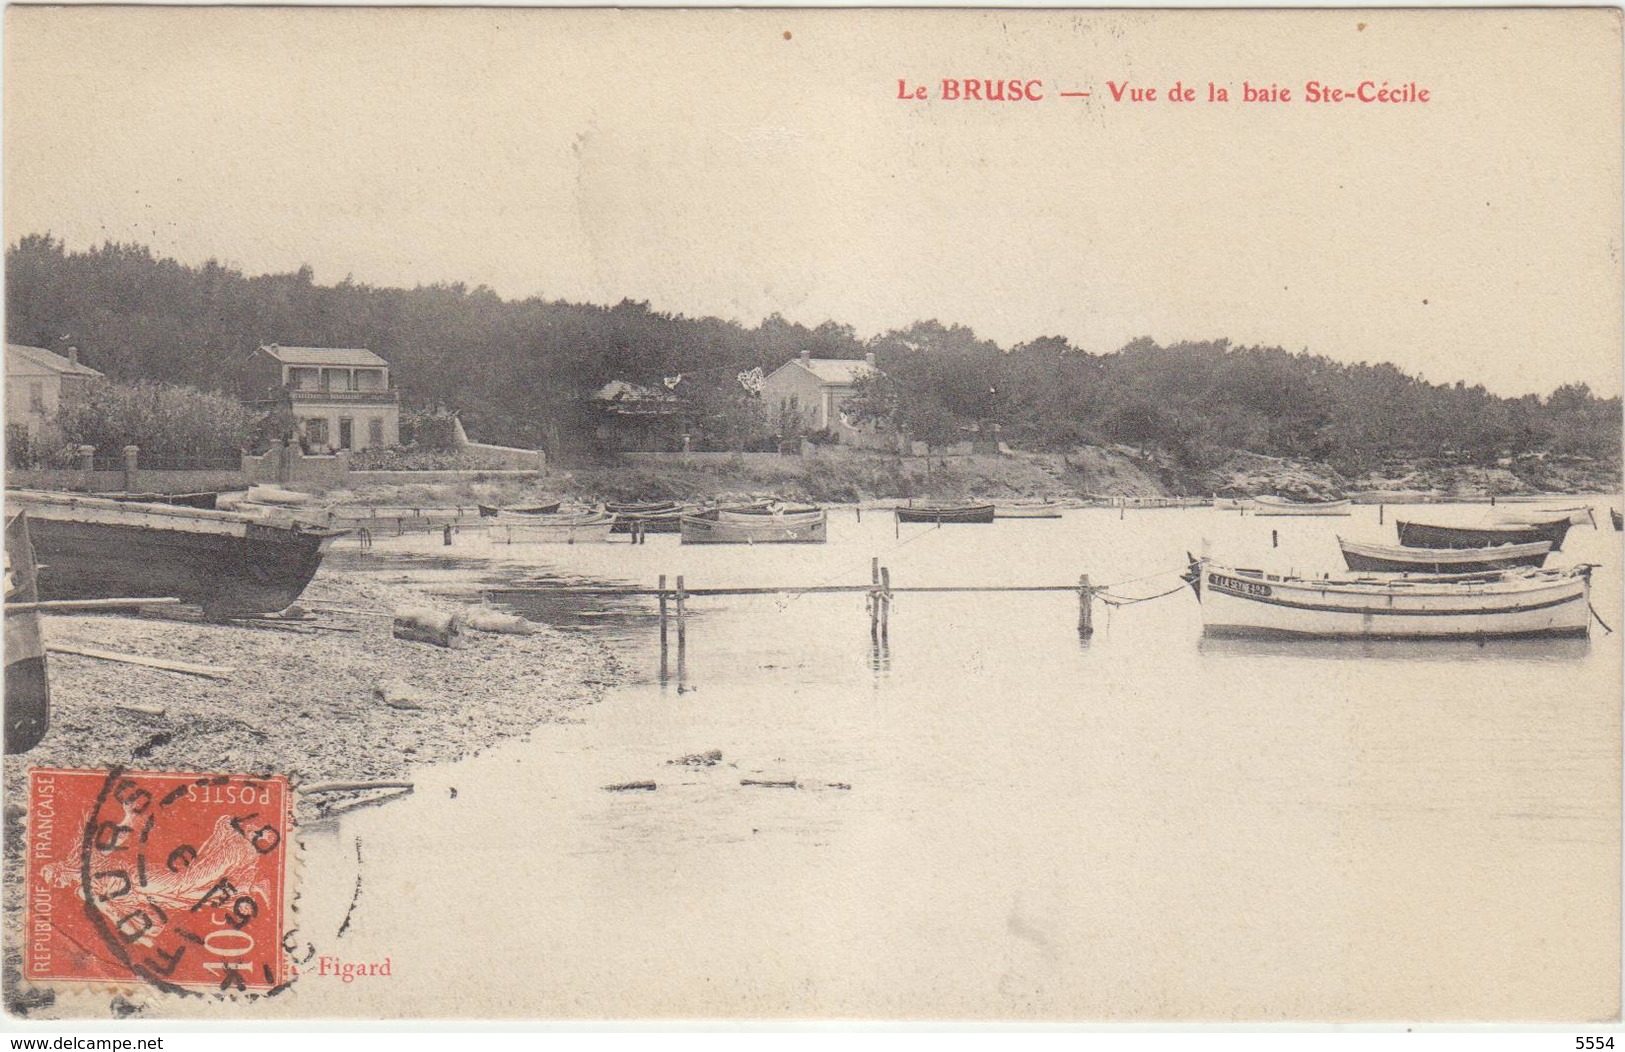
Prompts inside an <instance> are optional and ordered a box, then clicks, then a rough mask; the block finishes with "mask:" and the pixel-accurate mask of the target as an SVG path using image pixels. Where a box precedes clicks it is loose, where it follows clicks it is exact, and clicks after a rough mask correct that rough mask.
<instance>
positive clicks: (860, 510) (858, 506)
mask: <svg viewBox="0 0 1625 1052" xmlns="http://www.w3.org/2000/svg"><path fill="white" fill-rule="evenodd" d="M852 508H853V510H854V511H856V512H857V513H858V521H859V522H862V521H863V505H862V504H854V505H853V506H852Z"/></svg>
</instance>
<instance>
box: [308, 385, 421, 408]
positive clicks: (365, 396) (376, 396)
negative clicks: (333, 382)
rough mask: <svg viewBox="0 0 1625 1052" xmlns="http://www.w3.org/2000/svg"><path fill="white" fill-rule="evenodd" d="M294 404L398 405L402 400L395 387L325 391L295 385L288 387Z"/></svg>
mask: <svg viewBox="0 0 1625 1052" xmlns="http://www.w3.org/2000/svg"><path fill="white" fill-rule="evenodd" d="M288 394H289V395H290V396H291V397H292V399H293V404H294V405H312V404H315V403H327V404H328V405H396V404H398V403H399V402H400V392H398V391H395V390H393V389H391V390H388V391H324V390H322V389H321V388H316V389H314V390H313V389H311V388H304V387H294V388H289V389H288Z"/></svg>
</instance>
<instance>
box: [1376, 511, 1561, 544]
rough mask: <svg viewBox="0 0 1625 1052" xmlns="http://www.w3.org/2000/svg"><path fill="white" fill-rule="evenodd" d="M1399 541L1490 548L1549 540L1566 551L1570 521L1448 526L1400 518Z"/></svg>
mask: <svg viewBox="0 0 1625 1052" xmlns="http://www.w3.org/2000/svg"><path fill="white" fill-rule="evenodd" d="M1397 523H1398V527H1399V543H1400V544H1403V545H1404V546H1405V547H1407V548H1490V547H1494V546H1495V545H1498V544H1533V543H1534V542H1535V541H1549V542H1551V545H1552V551H1554V552H1560V551H1562V550H1563V538H1564V537H1566V536H1568V532H1569V520H1568V519H1567V518H1566V517H1565V518H1561V519H1555V520H1553V521H1551V522H1544V523H1538V524H1532V525H1531V524H1526V525H1522V526H1514V525H1501V526H1498V525H1485V526H1446V525H1443V524H1440V523H1431V522H1406V521H1405V520H1404V519H1399V520H1397Z"/></svg>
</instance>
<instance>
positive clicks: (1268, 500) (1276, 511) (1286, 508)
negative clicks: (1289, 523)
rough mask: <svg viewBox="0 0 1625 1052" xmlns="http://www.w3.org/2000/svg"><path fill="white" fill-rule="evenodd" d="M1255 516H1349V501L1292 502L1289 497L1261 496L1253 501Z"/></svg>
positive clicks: (1350, 506) (1351, 503)
mask: <svg viewBox="0 0 1625 1052" xmlns="http://www.w3.org/2000/svg"><path fill="white" fill-rule="evenodd" d="M1252 506H1253V514H1255V515H1348V514H1350V513H1351V511H1352V506H1353V502H1352V501H1348V500H1313V501H1311V500H1291V499H1289V498H1287V497H1271V496H1267V495H1266V496H1259V497H1254V498H1253V501H1252Z"/></svg>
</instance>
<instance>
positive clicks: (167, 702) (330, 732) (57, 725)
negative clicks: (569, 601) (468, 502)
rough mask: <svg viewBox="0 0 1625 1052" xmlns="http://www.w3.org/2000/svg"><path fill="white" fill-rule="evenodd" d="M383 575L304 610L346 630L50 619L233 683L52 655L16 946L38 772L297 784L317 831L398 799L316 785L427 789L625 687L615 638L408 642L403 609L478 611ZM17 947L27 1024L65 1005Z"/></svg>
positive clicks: (19, 823)
mask: <svg viewBox="0 0 1625 1052" xmlns="http://www.w3.org/2000/svg"><path fill="white" fill-rule="evenodd" d="M411 557H412V558H413V559H414V560H416V559H423V560H424V561H425V562H428V559H427V558H426V557H424V556H422V555H417V554H416V553H411ZM399 568H401V567H400V564H395V565H394V566H391V569H399ZM380 576H381V575H380V573H379V572H378V571H377V570H376V569H366V568H358V567H355V566H353V565H340V564H339V563H338V562H337V561H335V560H333V559H332V558H331V555H330V556H329V559H328V561H326V562H324V564H323V566H322V568H321V570H320V571H318V573H317V575H316V577H315V579H314V580H312V581H311V583H310V585H309V587H307V588H306V590H305V592H304V594H303V595H302V596H301V597H300V600H299V603H298V604H297V605H298V606H300V607H303V608H304V609H306V610H308V611H312V612H316V613H318V614H319V615H320V621H319V622H318V623H319V624H320V625H322V626H324V628H326V629H329V630H316V629H312V628H310V627H307V626H301V625H297V624H296V625H293V626H291V627H281V626H275V627H259V626H253V627H248V626H244V625H242V624H216V623H208V622H191V621H178V620H171V619H168V618H157V617H151V618H148V617H128V616H123V617H121V616H105V615H103V616H87V615H73V616H60V615H57V616H50V617H47V618H45V619H43V620H44V630H45V636H46V640H47V642H48V643H51V644H69V645H83V646H90V647H96V648H101V649H106V650H113V651H122V652H127V653H131V654H139V655H143V656H148V657H155V658H167V659H175V660H180V661H188V662H194V663H205V664H209V665H216V666H225V667H229V668H231V669H232V670H233V671H232V673H231V675H230V678H229V679H219V680H216V679H206V678H200V677H196V676H191V675H183V674H177V673H173V672H167V671H161V670H157V669H150V668H144V667H138V666H132V665H127V664H119V663H113V662H108V661H103V660H98V659H94V658H89V657H82V656H76V655H69V654H61V653H52V654H51V655H50V659H49V663H50V682H51V720H50V729H49V730H48V731H47V733H46V735H45V737H44V739H43V740H42V741H41V742H40V744H39V745H37V746H36V747H35V748H34V749H32V750H30V751H29V752H27V753H24V754H21V755H17V756H9V757H7V762H6V763H5V765H4V769H5V776H4V787H5V788H4V791H5V797H6V803H5V815H4V817H5V868H6V876H5V886H4V915H5V920H4V923H5V924H6V927H7V930H8V931H10V932H11V933H12V935H13V936H16V934H17V933H18V932H19V931H20V927H21V924H22V919H23V913H22V892H23V876H24V872H23V870H24V852H23V847H24V842H25V837H24V831H25V829H26V813H27V809H26V801H27V781H26V774H27V771H28V769H29V768H33V767H63V768H91V769H106V768H108V767H112V766H123V767H126V768H130V769H135V770H153V771H184V772H197V773H215V772H219V773H231V774H270V775H285V776H287V777H288V778H289V779H290V780H291V781H292V783H293V785H294V787H295V789H296V792H295V794H294V800H295V804H294V807H295V818H296V821H298V822H300V823H308V822H311V821H315V820H319V819H321V818H323V817H324V816H326V815H329V814H336V813H340V812H342V811H344V810H349V809H351V808H353V807H361V806H368V805H369V804H371V803H373V802H381V801H383V800H386V799H388V797H380V796H378V795H377V791H372V792H366V791H362V792H343V793H332V794H329V793H324V794H321V795H320V796H314V795H305V794H300V793H298V792H297V788H298V786H300V785H302V784H303V785H314V784H316V783H319V782H326V781H338V782H347V781H363V782H364V781H375V780H383V779H406V780H410V779H411V778H412V776H413V773H414V772H415V771H418V770H421V769H424V768H427V767H431V766H437V765H440V764H445V763H451V762H454V761H457V760H462V759H466V758H468V757H470V756H474V755H477V754H479V753H481V752H483V751H485V750H486V749H488V748H490V747H492V746H495V745H497V744H500V743H502V742H505V741H509V740H512V739H515V738H523V737H525V736H526V735H528V734H530V733H532V732H534V731H535V730H537V729H538V728H539V727H541V726H543V725H545V724H549V723H561V722H570V721H572V720H576V719H579V717H577V716H575V715H573V714H574V713H576V712H577V711H578V710H580V709H582V708H584V707H585V706H588V705H592V704H595V703H597V702H598V701H600V700H602V698H603V697H604V696H605V694H607V693H608V691H609V690H610V689H611V688H613V687H614V686H615V685H616V684H618V683H619V682H621V681H622V680H623V679H624V675H625V671H626V670H625V667H624V665H623V664H622V661H621V659H620V658H619V657H618V656H617V655H616V654H615V653H614V652H613V651H612V649H611V648H610V647H609V645H608V644H606V643H604V642H602V641H600V640H598V639H597V638H595V637H593V636H590V635H587V634H584V633H579V632H568V631H561V630H559V629H555V628H552V627H550V626H547V625H542V624H535V625H534V626H533V628H534V632H533V634H530V635H510V634H499V633H488V632H479V631H473V630H468V631H466V632H465V634H464V637H463V640H462V645H461V646H459V647H456V648H442V647H438V646H434V645H431V644H427V643H416V642H408V641H405V640H400V639H395V638H394V637H393V635H392V631H391V630H392V625H393V615H392V611H393V610H394V609H396V608H398V607H401V606H408V605H414V606H428V607H433V608H436V609H439V610H442V611H449V610H456V609H458V608H464V607H467V606H469V605H471V604H470V603H469V602H462V601H459V599H457V598H455V597H453V596H451V595H449V594H448V593H445V592H435V591H434V589H433V586H432V585H430V584H424V585H417V584H412V583H405V584H403V583H400V582H398V581H386V580H381V579H380ZM341 629H342V630H344V631H339V630H341ZM351 630H353V631H351ZM390 682H394V683H399V684H403V685H404V686H405V687H407V688H410V689H411V691H412V692H413V693H414V694H415V695H416V697H415V698H414V699H413V700H412V701H411V702H409V703H408V705H409V707H395V706H392V705H390V704H387V703H386V702H385V701H384V700H382V699H381V698H380V697H379V696H378V695H376V694H375V693H374V688H375V687H376V686H378V685H379V684H380V683H390ZM123 705H133V706H139V707H140V708H139V709H137V708H122V707H120V706H123ZM144 709H161V710H162V713H161V714H154V713H153V712H151V711H142V710H144ZM5 941H6V946H7V952H6V956H5V960H4V964H3V972H4V997H5V1002H6V1008H7V1010H8V1011H10V1012H11V1013H13V1014H14V1015H15V1016H18V1017H22V1018H26V1017H27V1016H28V1015H29V1013H30V1012H32V1011H34V1010H37V1009H42V1008H46V1007H48V1006H49V1005H50V1004H52V1003H54V1000H55V998H54V995H53V994H51V993H50V992H48V991H46V992H40V991H35V990H32V989H31V988H27V987H24V986H23V985H21V984H20V982H19V979H20V976H21V964H22V962H21V951H20V946H21V940H20V939H19V938H16V937H13V938H9V939H7V940H5Z"/></svg>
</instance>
